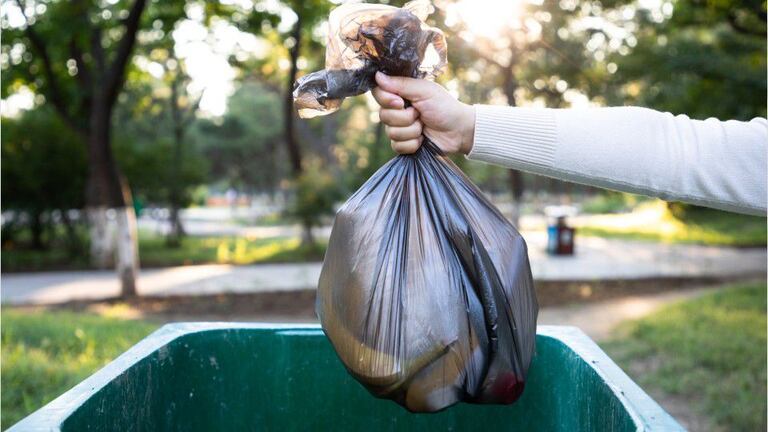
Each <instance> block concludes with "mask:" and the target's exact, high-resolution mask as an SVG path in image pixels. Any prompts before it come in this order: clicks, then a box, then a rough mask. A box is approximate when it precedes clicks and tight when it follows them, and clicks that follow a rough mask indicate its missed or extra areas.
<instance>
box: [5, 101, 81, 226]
mask: <svg viewBox="0 0 768 432" xmlns="http://www.w3.org/2000/svg"><path fill="white" fill-rule="evenodd" d="M2 130H3V136H2V195H3V208H4V209H5V210H21V211H49V210H54V209H70V208H79V207H81V206H82V205H83V199H84V193H83V190H84V187H85V177H86V175H87V162H86V155H85V146H84V143H83V139H82V137H80V136H78V135H76V134H74V133H73V132H72V131H71V130H69V129H68V128H67V127H66V125H64V123H63V122H62V121H61V120H60V119H59V118H58V117H57V116H56V115H55V114H54V113H53V112H51V110H50V109H47V108H45V107H43V108H38V109H34V110H31V111H25V112H24V113H23V114H22V115H21V116H20V117H19V118H6V117H4V118H3V119H2Z"/></svg>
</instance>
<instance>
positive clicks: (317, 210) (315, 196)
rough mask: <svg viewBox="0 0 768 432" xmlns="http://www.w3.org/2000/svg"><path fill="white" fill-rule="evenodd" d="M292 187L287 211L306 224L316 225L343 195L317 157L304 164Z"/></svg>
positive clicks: (337, 183) (335, 181) (327, 169)
mask: <svg viewBox="0 0 768 432" xmlns="http://www.w3.org/2000/svg"><path fill="white" fill-rule="evenodd" d="M292 189H293V198H292V200H291V203H290V205H289V208H288V211H287V213H288V215H289V216H293V217H295V218H297V219H298V220H299V221H301V222H303V223H305V224H306V225H307V226H317V225H318V224H319V223H320V221H321V219H322V217H323V216H327V215H331V214H333V211H334V206H335V204H336V203H337V202H338V201H339V200H340V199H341V198H342V196H343V193H342V191H343V189H342V187H341V185H339V182H338V181H337V179H336V177H335V176H334V175H333V174H332V173H331V172H330V170H329V168H328V167H327V166H326V165H325V164H323V163H321V161H320V160H319V159H315V160H313V161H311V162H310V163H307V164H305V166H304V171H303V172H302V174H301V176H299V178H298V179H296V180H295V181H294V182H293V188H292Z"/></svg>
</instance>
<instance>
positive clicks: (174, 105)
mask: <svg viewBox="0 0 768 432" xmlns="http://www.w3.org/2000/svg"><path fill="white" fill-rule="evenodd" d="M179 78H180V74H179V73H177V75H176V78H175V79H174V80H173V82H172V83H171V116H172V118H173V162H172V163H171V167H170V170H171V185H170V186H171V190H170V196H169V201H170V203H169V204H170V207H171V210H170V220H169V222H170V225H171V227H170V228H171V229H170V231H169V232H168V237H167V238H166V243H167V244H168V245H169V246H173V247H178V246H179V245H180V244H181V238H182V236H184V227H183V226H182V224H181V218H180V217H179V213H180V209H181V194H182V192H181V168H182V164H183V157H184V154H183V150H184V149H183V146H184V125H183V124H182V122H183V120H182V118H181V108H180V107H179V85H180V83H179Z"/></svg>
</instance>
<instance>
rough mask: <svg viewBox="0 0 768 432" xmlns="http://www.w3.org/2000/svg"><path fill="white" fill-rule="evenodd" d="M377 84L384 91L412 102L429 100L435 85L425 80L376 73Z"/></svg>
mask: <svg viewBox="0 0 768 432" xmlns="http://www.w3.org/2000/svg"><path fill="white" fill-rule="evenodd" d="M376 84H378V85H379V88H381V89H382V90H383V91H385V92H388V93H394V94H396V95H398V96H400V97H402V98H404V99H408V100H410V101H411V102H416V101H419V100H423V99H427V98H429V96H431V95H432V91H433V89H434V88H433V85H436V84H435V83H433V82H431V81H427V80H424V79H415V78H406V77H398V76H389V75H386V74H384V73H381V72H376Z"/></svg>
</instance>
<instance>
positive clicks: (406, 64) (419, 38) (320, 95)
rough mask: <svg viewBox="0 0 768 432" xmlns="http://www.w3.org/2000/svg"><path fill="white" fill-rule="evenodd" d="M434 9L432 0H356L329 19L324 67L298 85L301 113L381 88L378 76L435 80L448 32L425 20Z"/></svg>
mask: <svg viewBox="0 0 768 432" xmlns="http://www.w3.org/2000/svg"><path fill="white" fill-rule="evenodd" d="M433 11H434V8H433V7H432V4H431V3H430V2H429V0H415V1H412V2H409V3H407V4H406V5H405V6H403V7H402V8H396V7H394V6H388V5H380V4H367V3H352V4H344V5H342V6H339V7H337V8H336V9H334V10H333V11H332V12H331V16H330V18H329V19H328V45H327V47H326V51H325V69H324V70H321V71H317V72H313V73H310V74H308V75H305V76H303V77H301V78H300V79H299V80H298V81H297V83H296V86H295V88H294V91H293V99H294V104H295V105H296V107H297V108H298V112H299V116H300V117H302V118H311V117H315V116H318V115H325V114H330V113H332V112H334V111H336V110H338V109H339V107H340V106H341V102H342V100H344V98H346V97H349V96H356V95H359V94H363V93H365V92H367V91H368V90H370V89H372V88H373V87H375V86H376V82H375V80H374V75H375V74H376V71H381V72H384V73H386V74H387V75H397V76H406V77H411V78H432V77H434V76H436V75H437V74H439V73H440V72H441V71H442V68H443V67H444V66H445V64H446V56H447V48H446V43H445V36H444V35H443V32H442V31H440V30H439V29H436V28H432V27H430V26H428V25H427V24H425V23H424V20H425V19H426V18H427V16H428V15H429V14H430V13H432V12H433Z"/></svg>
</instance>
